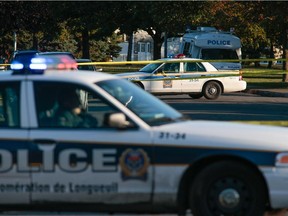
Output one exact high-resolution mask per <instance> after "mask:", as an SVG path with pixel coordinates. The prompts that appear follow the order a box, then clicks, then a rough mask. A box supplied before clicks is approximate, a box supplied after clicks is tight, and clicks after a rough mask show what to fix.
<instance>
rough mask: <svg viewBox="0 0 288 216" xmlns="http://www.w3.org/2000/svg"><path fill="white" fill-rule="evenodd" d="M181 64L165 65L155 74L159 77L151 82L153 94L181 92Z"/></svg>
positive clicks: (171, 63) (169, 63)
mask: <svg viewBox="0 0 288 216" xmlns="http://www.w3.org/2000/svg"><path fill="white" fill-rule="evenodd" d="M180 71H181V70H180V62H168V63H165V64H164V65H163V66H162V67H161V68H160V69H158V72H157V73H156V74H155V76H156V77H157V78H156V79H154V82H153V80H152V82H151V91H152V92H153V93H161V92H163V93H165V92H167V93H173V92H175V93H177V92H181V79H180Z"/></svg>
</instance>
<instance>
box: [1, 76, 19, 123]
mask: <svg viewBox="0 0 288 216" xmlns="http://www.w3.org/2000/svg"><path fill="white" fill-rule="evenodd" d="M19 113H20V82H7V81H6V82H5V83H3V82H2V83H0V127H9V128H10V127H20V114H19Z"/></svg>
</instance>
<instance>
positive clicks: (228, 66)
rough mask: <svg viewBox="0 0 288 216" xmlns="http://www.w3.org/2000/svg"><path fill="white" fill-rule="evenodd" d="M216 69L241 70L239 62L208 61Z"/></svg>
mask: <svg viewBox="0 0 288 216" xmlns="http://www.w3.org/2000/svg"><path fill="white" fill-rule="evenodd" d="M210 63H211V64H212V65H213V66H214V67H215V68H217V69H218V70H241V68H242V66H241V64H240V63H233V62H210Z"/></svg>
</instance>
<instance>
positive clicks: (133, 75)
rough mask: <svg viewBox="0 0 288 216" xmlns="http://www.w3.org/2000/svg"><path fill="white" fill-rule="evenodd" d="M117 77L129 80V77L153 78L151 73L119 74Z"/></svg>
mask: <svg viewBox="0 0 288 216" xmlns="http://www.w3.org/2000/svg"><path fill="white" fill-rule="evenodd" d="M116 75H117V76H120V77H122V78H128V77H142V76H151V72H139V71H138V72H128V73H119V74H116Z"/></svg>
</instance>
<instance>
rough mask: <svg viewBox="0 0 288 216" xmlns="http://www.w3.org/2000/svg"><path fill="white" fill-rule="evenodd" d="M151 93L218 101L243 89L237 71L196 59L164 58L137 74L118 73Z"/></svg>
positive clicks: (181, 57) (181, 56)
mask: <svg viewBox="0 0 288 216" xmlns="http://www.w3.org/2000/svg"><path fill="white" fill-rule="evenodd" d="M117 75H118V76H121V77H122V78H125V79H127V80H130V81H132V82H134V83H135V84H137V85H138V86H140V87H141V88H143V89H144V90H146V91H148V92H150V93H153V94H188V95H189V96H190V97H192V98H195V99H197V98H201V97H202V96H204V97H205V98H207V99H217V98H218V97H219V96H220V95H221V94H222V93H228V92H237V91H242V90H245V89H246V86H247V84H246V82H245V81H244V80H242V74H241V72H240V71H237V70H236V71H235V70H231V71H227V70H226V71H220V70H217V69H216V68H215V67H214V66H213V65H212V64H211V63H209V62H203V61H201V60H199V59H193V58H185V56H184V55H182V54H180V55H177V56H176V57H175V58H164V59H160V60H157V61H154V62H153V63H150V64H148V65H146V66H145V67H143V68H142V69H140V70H139V71H138V72H130V73H121V74H117Z"/></svg>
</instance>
